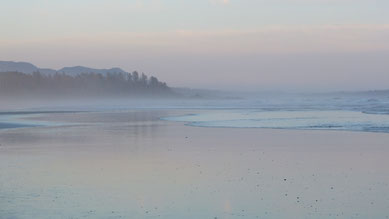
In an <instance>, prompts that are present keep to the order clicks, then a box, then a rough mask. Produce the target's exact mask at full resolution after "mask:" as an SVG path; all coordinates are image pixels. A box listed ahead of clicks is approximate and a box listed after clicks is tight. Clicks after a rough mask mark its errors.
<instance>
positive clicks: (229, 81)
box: [0, 0, 389, 91]
mask: <svg viewBox="0 0 389 219" xmlns="http://www.w3.org/2000/svg"><path fill="white" fill-rule="evenodd" d="M388 8H389V2H388V1H384V0H375V1H371V0H316V1H309V0H277V1H270V0H260V1H237V0H200V1H185V2H182V1H177V0H171V1H161V0H143V1H141V0H130V1H122V0H116V1H106V0H99V1H91V0H87V1H82V2H80V1H75V0H71V1H66V2H63V1H45V0H37V1H25V0H23V1H10V0H5V1H3V3H2V7H1V8H0V14H2V15H1V19H0V25H1V26H2V34H1V37H0V60H4V61H25V62H30V63H32V64H35V65H37V66H39V67H41V68H54V69H59V68H62V67H64V66H76V65H83V66H88V67H93V68H111V67H120V68H122V69H123V70H125V71H128V72H131V71H134V70H137V71H140V72H146V73H148V74H151V75H155V76H157V77H158V78H160V79H161V80H163V81H166V82H167V83H168V85H170V86H173V87H190V88H207V89H219V90H243V91H258V90H259V91H260V90H282V91H341V90H346V91H349V90H375V89H388V88H389V87H388V85H387V81H389V72H388V69H389V62H387V59H388V57H389V44H388V43H387V39H388V38H389V15H388V14H387V13H386V11H387V9H388Z"/></svg>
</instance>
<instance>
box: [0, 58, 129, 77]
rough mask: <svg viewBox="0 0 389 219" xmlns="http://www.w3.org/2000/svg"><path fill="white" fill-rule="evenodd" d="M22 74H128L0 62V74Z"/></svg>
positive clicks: (75, 67)
mask: <svg viewBox="0 0 389 219" xmlns="http://www.w3.org/2000/svg"><path fill="white" fill-rule="evenodd" d="M13 71H15V72H20V73H24V74H32V73H34V72H40V73H42V74H44V75H51V74H56V73H64V74H67V75H71V76H74V75H79V74H82V73H98V74H103V75H106V74H108V73H123V74H125V73H128V72H126V71H124V70H122V69H120V68H110V69H96V68H88V67H84V66H74V67H64V68H61V69H59V70H54V69H49V68H39V67H37V66H35V65H33V64H31V63H28V62H14V61H0V72H13Z"/></svg>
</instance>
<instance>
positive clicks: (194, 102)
mask: <svg viewBox="0 0 389 219" xmlns="http://www.w3.org/2000/svg"><path fill="white" fill-rule="evenodd" d="M70 94H71V95H70ZM0 102H1V104H0V111H3V112H4V111H14V110H71V111H72V110H81V111H93V110H126V109H153V108H156V109H161V108H163V109H253V110H264V111H269V110H270V111H272V110H352V111H361V112H367V113H384V114H387V113H389V90H381V91H360V92H330V93H292V92H278V91H273V92H271V91H267V92H236V91H219V90H204V89H190V88H169V94H164V93H163V92H161V93H154V94H152V95H150V94H143V95H142V94H139V95H120V94H114V93H111V94H109V95H108V94H106V95H86V94H74V93H69V94H68V95H66V96H63V95H62V96H58V95H57V94H54V93H53V94H50V95H48V94H45V95H42V96H36V95H33V96H31V95H28V94H26V95H20V94H19V95H10V96H7V95H0Z"/></svg>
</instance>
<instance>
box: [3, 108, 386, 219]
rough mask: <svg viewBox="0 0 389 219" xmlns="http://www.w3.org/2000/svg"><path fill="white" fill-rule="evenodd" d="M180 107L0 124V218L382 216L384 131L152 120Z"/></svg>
mask: <svg viewBox="0 0 389 219" xmlns="http://www.w3.org/2000/svg"><path fill="white" fill-rule="evenodd" d="M191 112H193V111H190V110H147V111H129V112H126V111H118V112H94V113H77V112H74V113H55V114H40V115H38V116H39V118H35V119H38V120H42V121H50V122H57V123H59V124H60V123H61V122H70V123H69V124H68V125H64V126H63V125H61V126H55V127H33V128H28V127H27V128H19V129H7V130H0V144H1V145H0V218H169V219H175V218H177V219H178V218H196V219H198V218H211V219H214V218H219V219H220V218H388V217H389V211H388V209H389V168H388V166H389V159H388V157H389V134H384V133H363V132H345V131H309V130H307V131H304V130H272V129H248V128H203V127H191V126H185V125H184V123H180V122H170V121H162V120H159V118H160V117H166V116H172V115H181V114H186V113H191Z"/></svg>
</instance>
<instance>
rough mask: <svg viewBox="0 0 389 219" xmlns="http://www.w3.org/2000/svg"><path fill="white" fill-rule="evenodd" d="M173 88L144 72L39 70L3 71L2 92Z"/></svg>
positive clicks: (161, 91)
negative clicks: (42, 72) (48, 73)
mask: <svg viewBox="0 0 389 219" xmlns="http://www.w3.org/2000/svg"><path fill="white" fill-rule="evenodd" d="M171 92H172V91H171V89H170V88H169V87H168V86H167V85H166V83H164V82H160V81H159V80H158V79H157V78H156V77H153V76H151V77H148V76H146V75H145V74H144V73H142V74H139V73H138V72H137V71H134V72H133V73H128V74H124V73H107V74H104V75H103V74H98V73H82V74H79V75H75V76H71V75H67V74H65V73H56V74H52V75H43V74H41V73H40V72H34V73H33V74H24V73H20V72H2V73H0V95H8V96H12V95H20V94H26V95H51V96H52V95H95V96H109V95H115V96H131V95H163V94H169V93H171Z"/></svg>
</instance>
